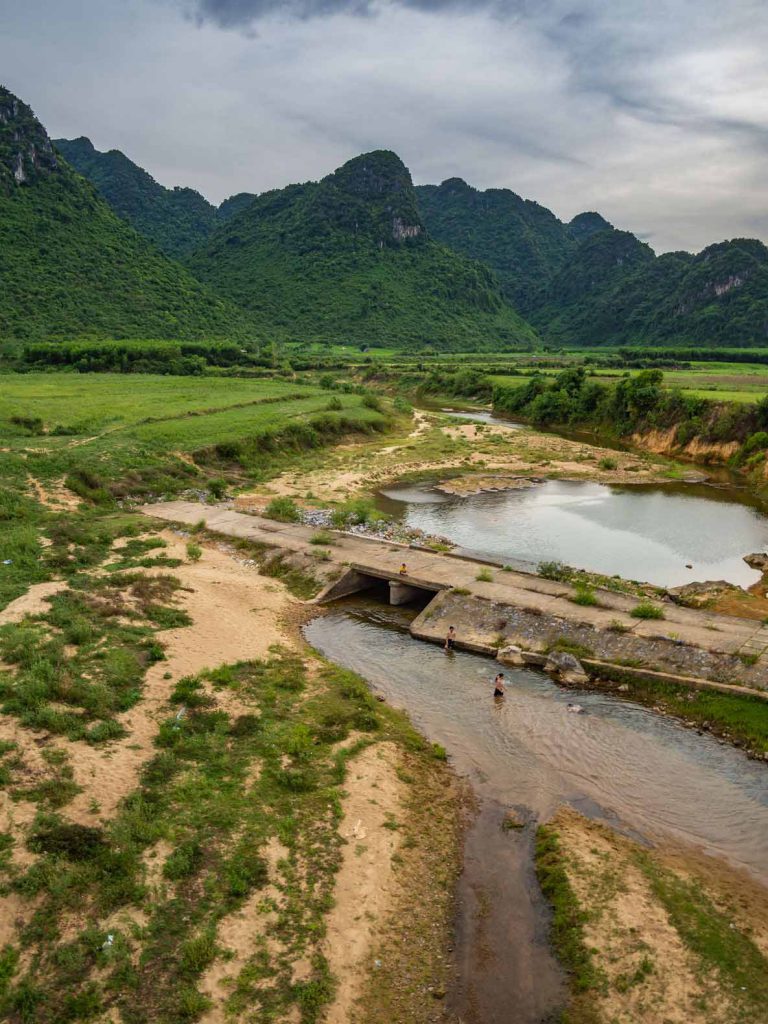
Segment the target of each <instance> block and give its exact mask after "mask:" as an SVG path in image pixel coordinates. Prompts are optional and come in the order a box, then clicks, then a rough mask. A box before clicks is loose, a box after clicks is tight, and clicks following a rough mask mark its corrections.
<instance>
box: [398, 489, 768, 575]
mask: <svg viewBox="0 0 768 1024" xmlns="http://www.w3.org/2000/svg"><path fill="white" fill-rule="evenodd" d="M380 503H381V505H382V507H383V508H384V510H385V511H387V512H388V513H390V514H391V515H394V516H395V517H397V518H400V519H403V520H404V521H405V522H406V523H407V524H408V525H409V526H412V527H418V528H419V529H422V530H425V531H427V532H428V533H436V534H441V535H444V536H447V537H450V538H451V540H452V541H453V542H454V543H455V544H458V545H459V546H460V547H462V548H465V549H466V550H468V551H471V552H474V553H477V554H482V555H485V556H487V557H491V558H495V559H498V560H500V561H508V562H510V563H512V564H517V563H527V564H529V565H535V564H537V563H538V562H542V561H562V562H565V563H566V564H568V565H573V566H576V567H578V568H582V569H589V570H591V571H593V572H600V573H605V574H606V575H612V574H614V573H615V574H618V575H620V576H623V577H625V578H627V579H637V580H647V581H649V582H651V583H656V584H659V585H660V586H678V585H680V584H682V583H688V582H691V581H693V580H707V579H709V580H717V579H723V580H728V581H729V582H730V583H735V584H738V585H739V586H749V585H750V584H752V583H754V582H756V581H757V580H758V579H759V578H760V576H759V573H757V572H755V570H753V569H750V568H749V566H747V565H746V563H745V562H744V561H743V558H742V556H743V555H745V554H747V553H748V552H750V551H758V550H762V549H764V548H765V547H767V546H768V518H766V516H765V515H764V513H763V512H762V511H761V510H760V509H759V508H753V507H750V506H749V505H747V504H742V503H740V502H737V501H735V500H733V498H732V496H729V495H727V494H724V493H722V492H719V491H717V490H714V489H705V488H703V487H700V486H699V487H695V486H685V485H674V486H670V487H658V486H653V487H652V486H637V487H636V486H629V487H609V486H606V485H604V484H598V483H593V482H588V481H584V482H576V481H566V480H550V481H547V482H545V483H541V484H537V485H535V486H533V487H530V488H526V489H524V490H511V491H498V492H487V493H484V494H475V495H469V496H468V497H457V496H450V495H445V494H443V493H441V492H439V491H436V490H435V489H434V488H433V487H431V486H428V485H425V486H421V487H419V486H414V485H409V486H407V487H403V488H400V487H392V488H389V489H387V490H385V491H383V492H382V497H381V501H380ZM688 566H690V568H688Z"/></svg>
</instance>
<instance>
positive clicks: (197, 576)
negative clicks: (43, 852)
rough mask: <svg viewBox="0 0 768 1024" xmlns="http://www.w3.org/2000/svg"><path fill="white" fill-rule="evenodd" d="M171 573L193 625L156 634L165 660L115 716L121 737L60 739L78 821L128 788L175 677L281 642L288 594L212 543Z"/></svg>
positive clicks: (169, 538)
mask: <svg viewBox="0 0 768 1024" xmlns="http://www.w3.org/2000/svg"><path fill="white" fill-rule="evenodd" d="M161 536H162V538H163V540H165V541H166V543H167V545H168V546H167V548H165V552H166V554H167V555H168V557H169V558H185V557H186V550H185V545H184V543H183V541H182V540H181V539H180V538H179V537H178V536H177V535H176V534H175V533H172V532H171V531H165V532H164V533H163V534H161ZM149 572H150V574H151V572H152V570H150V571H149ZM173 574H174V575H175V576H177V577H178V579H179V580H180V581H181V584H182V587H183V590H182V591H180V602H179V604H180V607H182V608H183V609H184V610H185V611H186V612H187V613H188V614H189V616H190V618H191V619H192V623H193V624H192V626H191V627H183V628H181V629H174V630H167V631H165V632H164V633H163V634H162V640H163V643H164V644H165V645H166V657H165V660H164V661H160V662H157V663H156V664H155V665H153V666H152V667H151V668H150V670H149V672H148V673H147V676H146V679H145V683H144V699H143V700H142V701H141V702H140V703H139V704H137V705H136V707H134V708H132V709H131V710H130V711H128V712H127V713H126V714H125V715H124V716H123V717H122V725H124V726H125V728H126V729H127V730H128V735H127V736H126V737H125V739H123V740H120V741H118V742H116V743H114V744H110V745H109V746H108V747H107V748H102V747H88V746H86V745H85V744H83V743H68V742H65V743H64V746H65V747H66V749H67V750H68V752H69V755H70V763H71V765H72V767H73V768H74V772H75V781H76V782H77V784H78V785H80V786H81V787H82V792H81V793H79V794H78V795H77V796H76V797H75V798H74V800H73V801H72V802H71V803H70V804H69V805H68V807H67V814H68V816H69V817H70V818H71V819H72V820H74V821H78V822H80V823H81V824H93V823H94V821H95V820H97V819H99V818H110V817H112V815H113V814H114V813H115V809H116V807H117V805H118V803H119V802H120V800H122V799H123V797H125V796H126V795H127V794H128V793H129V792H130V791H131V790H132V789H133V788H134V787H135V786H136V781H137V779H138V774H139V772H140V770H141V766H142V765H143V763H144V762H145V761H146V760H147V759H148V758H149V757H151V756H152V751H153V748H152V741H153V738H154V736H155V734H156V732H157V727H158V723H157V712H158V709H159V708H160V707H161V706H163V705H164V704H165V702H166V701H167V700H168V696H169V694H170V693H171V691H172V690H173V687H174V686H175V685H176V683H177V682H178V681H179V679H180V678H182V677H183V676H188V675H196V674H197V673H198V672H201V671H202V670H203V669H204V668H214V667H216V666H217V665H220V664H222V663H225V662H233V661H247V660H249V659H252V658H264V657H267V656H268V654H269V648H270V647H271V646H272V645H273V644H277V643H284V642H285V641H286V639H287V636H286V632H285V629H284V627H283V626H282V624H281V622H280V619H281V616H282V615H283V613H284V612H285V610H286V609H287V607H288V604H289V601H290V596H289V595H288V593H287V591H286V589H285V587H284V586H283V584H281V583H280V582H279V581H276V580H265V579H264V577H262V576H259V574H258V573H257V572H255V571H254V570H253V569H251V568H247V567H245V566H243V565H241V564H240V563H239V562H237V561H235V559H233V558H232V557H231V556H230V555H227V554H225V553H223V552H222V551H220V550H218V548H216V547H213V546H206V547H205V549H204V553H203V557H202V558H201V560H200V561H199V562H189V561H187V562H185V564H184V565H181V566H179V567H178V568H176V569H174V570H173Z"/></svg>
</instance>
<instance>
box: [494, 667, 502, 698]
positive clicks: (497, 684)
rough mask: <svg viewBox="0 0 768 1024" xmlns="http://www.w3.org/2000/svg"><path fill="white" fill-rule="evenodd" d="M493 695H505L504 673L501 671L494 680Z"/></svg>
mask: <svg viewBox="0 0 768 1024" xmlns="http://www.w3.org/2000/svg"><path fill="white" fill-rule="evenodd" d="M493 696H494V697H503V696H504V673H503V672H499V674H498V675H497V676H496V678H495V679H494V680H493Z"/></svg>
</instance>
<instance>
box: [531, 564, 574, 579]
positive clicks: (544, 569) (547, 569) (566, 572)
mask: <svg viewBox="0 0 768 1024" xmlns="http://www.w3.org/2000/svg"><path fill="white" fill-rule="evenodd" d="M536 572H537V573H538V575H539V576H541V577H543V578H544V579H545V580H557V581H559V582H565V581H566V580H569V579H570V577H571V569H570V568H569V566H567V565H564V564H563V563H562V562H539V564H538V566H537V568H536Z"/></svg>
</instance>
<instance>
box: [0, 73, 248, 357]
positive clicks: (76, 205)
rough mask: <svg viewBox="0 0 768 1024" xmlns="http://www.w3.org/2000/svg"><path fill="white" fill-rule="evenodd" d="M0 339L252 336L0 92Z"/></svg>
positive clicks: (28, 112)
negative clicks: (128, 220) (132, 224)
mask: <svg viewBox="0 0 768 1024" xmlns="http://www.w3.org/2000/svg"><path fill="white" fill-rule="evenodd" d="M0 281H1V282H2V287H0V337H3V338H16V339H30V340H37V339H41V340H42V339H50V338H60V337H78V336H84V335H90V336H98V337H115V338H132V337H144V338H159V339H165V338H184V339H194V338H200V337H217V338H222V337H247V336H248V335H249V334H251V333H252V328H251V327H250V325H249V323H248V320H247V317H245V316H244V315H243V314H242V313H241V312H240V311H239V310H237V309H236V308H235V307H233V306H232V305H231V304H230V303H229V302H228V301H226V300H223V299H221V298H219V297H218V296H216V295H214V294H213V293H212V292H211V291H210V290H209V289H208V288H206V287H205V286H204V285H202V284H200V282H198V281H196V280H195V279H194V278H193V277H192V276H191V274H190V273H189V272H188V271H187V270H186V269H185V268H183V267H182V266H180V265H179V264H177V263H174V262H173V261H172V260H169V259H168V258H167V257H166V256H164V255H163V254H162V253H160V252H159V251H157V250H156V249H155V248H154V247H153V246H152V244H151V243H150V242H149V241H148V240H147V239H146V238H145V237H143V236H142V235H140V234H139V233H137V232H136V231H134V230H133V228H131V227H130V226H129V225H128V224H126V223H125V222H124V221H122V220H121V219H119V218H118V217H117V216H115V214H114V213H113V212H112V210H111V209H110V208H109V207H108V206H107V204H106V203H105V202H104V200H103V199H101V198H100V196H99V195H98V194H97V192H96V190H95V188H94V187H93V186H92V185H91V184H90V183H89V182H87V181H86V180H85V178H83V177H81V176H80V175H79V174H77V173H76V172H75V171H74V170H73V169H72V168H71V167H70V166H69V164H68V163H67V162H66V160H64V159H63V158H61V157H60V156H59V155H58V154H57V152H56V150H55V148H54V147H53V145H52V144H51V141H50V139H49V137H48V135H47V133H46V131H45V129H44V127H43V126H42V124H41V123H40V122H39V121H38V119H37V118H36V117H35V115H34V113H33V111H32V109H31V108H30V107H29V106H28V105H27V104H26V103H24V102H23V101H22V100H20V99H19V98H18V97H17V96H15V95H14V94H13V93H11V92H10V91H9V90H8V89H6V88H4V87H2V86H0Z"/></svg>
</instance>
